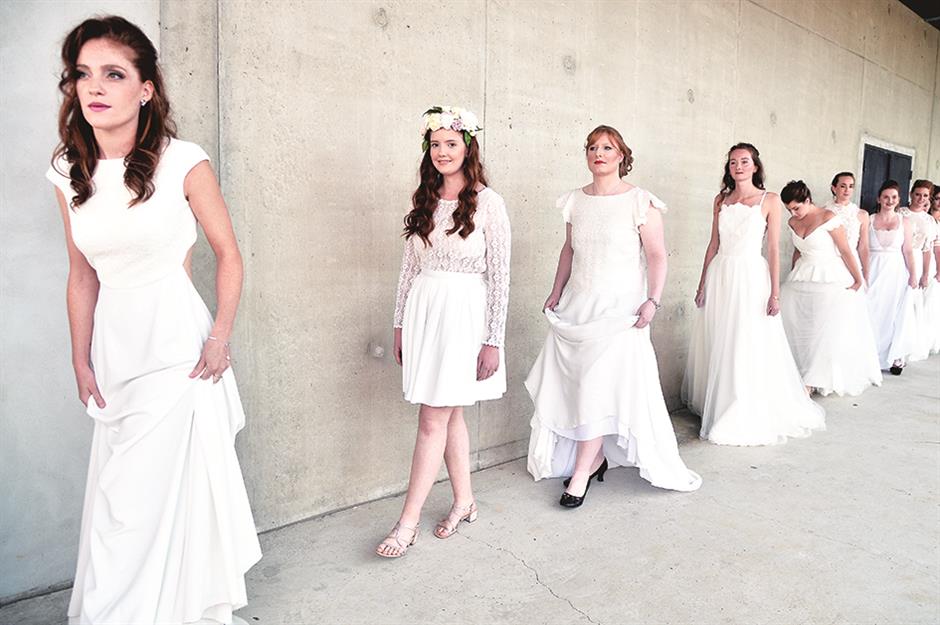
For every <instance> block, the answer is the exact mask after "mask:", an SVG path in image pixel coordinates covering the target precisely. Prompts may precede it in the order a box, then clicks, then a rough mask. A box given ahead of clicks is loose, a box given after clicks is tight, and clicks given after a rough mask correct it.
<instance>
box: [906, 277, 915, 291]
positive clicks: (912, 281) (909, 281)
mask: <svg viewBox="0 0 940 625" xmlns="http://www.w3.org/2000/svg"><path fill="white" fill-rule="evenodd" d="M907 286H909V287H911V288H912V289H916V288H917V278H915V277H914V274H910V275H909V276H908V277H907Z"/></svg>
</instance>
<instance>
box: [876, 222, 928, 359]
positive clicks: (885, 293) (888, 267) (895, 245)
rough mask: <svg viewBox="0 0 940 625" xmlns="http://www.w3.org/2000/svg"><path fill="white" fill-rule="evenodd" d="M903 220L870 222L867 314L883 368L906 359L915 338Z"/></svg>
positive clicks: (912, 290)
mask: <svg viewBox="0 0 940 625" xmlns="http://www.w3.org/2000/svg"><path fill="white" fill-rule="evenodd" d="M901 219H903V218H900V217H899V219H898V226H897V227H896V228H894V229H892V230H878V229H876V228H875V224H874V221H875V220H874V219H872V223H871V225H869V228H870V230H871V232H870V236H869V246H870V248H871V255H870V257H869V261H868V293H867V295H868V314H869V316H870V317H871V323H872V328H873V329H874V331H875V342H876V344H877V346H878V360H879V362H880V364H881V368H882V369H888V368H890V367H891V365H892V364H893V363H894V362H895V361H896V360H902V361H903V360H906V359H907V357H908V356H909V355H910V353H911V351H912V350H913V349H914V341H915V340H916V334H915V326H914V319H915V317H914V289H912V288H911V287H910V286H909V285H908V278H909V275H910V274H909V273H908V270H907V264H906V263H905V262H904V254H903V251H902V246H903V244H904V224H903V223H902V222H901Z"/></svg>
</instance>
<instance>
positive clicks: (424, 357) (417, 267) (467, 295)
mask: <svg viewBox="0 0 940 625" xmlns="http://www.w3.org/2000/svg"><path fill="white" fill-rule="evenodd" d="M456 209H457V200H440V201H439V202H438V205H437V208H436V209H435V211H434V229H433V230H432V231H431V233H430V236H429V239H430V242H431V245H425V243H424V242H423V241H422V240H421V238H420V237H418V236H417V235H414V236H411V237H409V238H408V239H407V240H406V241H405V250H404V253H403V255H402V264H401V273H400V275H399V279H398V295H397V298H396V304H395V320H394V324H393V325H394V327H396V328H401V329H402V333H401V334H402V391H403V393H404V396H405V400H406V401H408V402H411V403H413V404H425V405H427V406H471V405H473V404H474V403H476V402H477V401H482V400H487V399H498V398H499V397H502V395H503V393H505V392H506V360H505V350H504V349H503V342H504V340H505V335H506V313H507V310H508V307H509V258H510V240H511V233H510V227H509V216H508V215H507V213H506V204H505V202H504V201H503V198H502V197H501V196H500V195H499V194H498V193H496V192H495V191H493V190H492V189H490V188H485V189H482V190H481V191H480V192H479V194H478V195H477V210H476V213H474V215H473V223H474V226H475V228H474V230H473V232H471V233H470V235H469V236H467V238H466V239H464V238H463V237H461V236H460V234H458V233H454V234H450V235H448V234H447V231H448V230H449V229H451V228H453V226H454V220H453V213H454V211H455V210H456ZM483 345H490V346H493V347H498V348H499V367H498V368H497V370H496V372H495V373H494V374H493V375H491V376H490V377H489V378H487V379H485V380H477V357H478V356H479V354H480V349H481V348H482V347H483Z"/></svg>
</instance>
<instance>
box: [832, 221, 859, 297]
mask: <svg viewBox="0 0 940 625" xmlns="http://www.w3.org/2000/svg"><path fill="white" fill-rule="evenodd" d="M829 236H831V237H832V241H833V243H835V244H836V249H837V250H839V255H840V256H842V262H843V263H845V266H846V268H847V269H848V270H849V273H850V274H852V279H853V280H854V281H855V282H854V284H852V286H850V287H849V288H850V289H852V290H853V291H857V290H859V288H861V286H862V284H863V279H862V271H861V269H859V266H858V263H856V262H855V256H854V255H853V254H852V248H850V247H849V239H848V237H847V236H846V234H845V228H843V227H842V226H840V227H838V228H834V229H832V230H830V231H829Z"/></svg>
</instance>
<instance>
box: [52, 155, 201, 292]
mask: <svg viewBox="0 0 940 625" xmlns="http://www.w3.org/2000/svg"><path fill="white" fill-rule="evenodd" d="M205 160H209V157H208V156H207V155H206V153H205V152H204V151H203V149H202V148H200V147H199V146H198V145H196V144H195V143H189V142H187V141H180V140H178V139H171V140H170V142H169V143H168V144H167V146H166V148H165V149H164V150H163V154H162V155H161V156H160V162H159V164H158V165H157V169H156V171H155V172H154V176H153V185H154V194H153V195H152V196H151V197H150V199H149V200H147V201H145V202H141V203H140V204H136V205H134V206H132V207H128V205H129V203H130V201H131V198H132V197H133V196H132V194H131V192H130V191H129V190H128V189H127V187H125V186H124V170H125V167H124V159H121V158H116V159H102V160H99V161H98V165H97V168H96V169H95V173H94V176H93V177H92V182H93V184H94V189H95V192H94V194H92V196H91V197H90V198H88V200H87V201H86V202H85V203H84V204H82V205H81V206H79V207H78V208H77V209H75V210H71V211H70V212H69V222H70V225H71V234H72V240H73V241H74V242H75V245H76V247H78V249H79V250H81V252H82V254H84V255H85V258H86V259H88V263H89V264H90V265H91V266H92V267H94V269H95V272H96V273H97V275H98V280H99V281H100V282H101V283H102V284H105V285H107V286H109V287H112V288H125V287H133V286H140V285H144V284H148V283H150V282H154V281H156V280H158V279H160V278H162V277H164V276H166V275H168V274H169V273H170V272H171V271H173V270H175V269H179V268H180V267H182V266H183V263H184V262H185V260H186V254H187V253H188V252H189V249H190V248H191V247H192V246H193V244H194V243H195V242H196V218H195V216H194V215H193V212H192V209H191V208H190V207H189V202H188V201H187V200H186V195H185V193H184V190H183V182H184V181H185V179H186V174H188V173H189V171H190V170H191V169H192V168H193V167H195V166H196V165H197V164H198V163H200V162H202V161H205ZM68 170H69V165H68V163H67V162H65V161H64V160H61V159H60V161H59V162H58V163H56V166H55V167H50V168H49V170H48V171H47V172H46V177H47V178H48V179H49V180H50V181H52V183H53V184H55V185H56V186H57V187H58V188H59V189H60V190H61V191H62V193H63V195H64V196H65V199H66V202H70V201H71V200H72V198H73V197H74V195H75V192H74V191H73V190H72V188H71V187H70V186H69V185H70V180H69V178H67V177H66V176H63V175H62V173H60V172H65V173H67V172H68Z"/></svg>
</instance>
